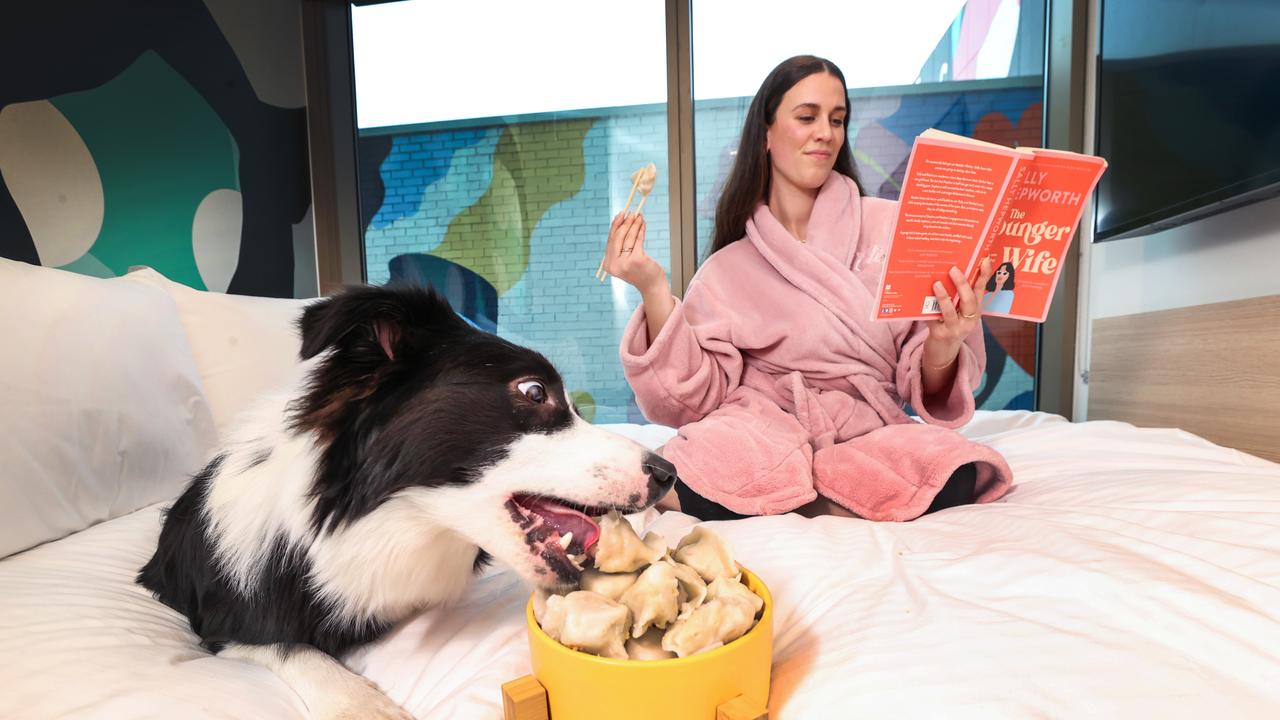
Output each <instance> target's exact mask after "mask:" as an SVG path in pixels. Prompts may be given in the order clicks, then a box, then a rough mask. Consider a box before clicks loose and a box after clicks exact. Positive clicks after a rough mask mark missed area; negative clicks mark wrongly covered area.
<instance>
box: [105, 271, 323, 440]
mask: <svg viewBox="0 0 1280 720" xmlns="http://www.w3.org/2000/svg"><path fill="white" fill-rule="evenodd" d="M125 279H126V280H128V281H131V282H136V283H139V284H143V285H149V286H152V287H157V288H160V289H162V290H164V291H165V292H167V293H168V294H169V296H170V297H171V298H173V301H174V302H175V303H177V306H178V314H179V316H180V317H181V318H182V325H183V327H185V328H186V331H187V344H188V345H190V346H191V354H192V356H193V357H195V361H196V368H197V369H198V370H199V371H200V381H201V383H202V384H203V386H204V391H205V396H206V397H208V398H209V407H210V409H211V410H212V411H213V422H214V425H215V426H216V427H217V429H218V436H219V437H223V438H225V437H226V435H227V431H228V430H229V429H230V427H231V426H232V424H233V422H234V420H235V418H236V415H237V414H239V413H240V411H242V410H244V409H245V408H246V407H248V406H249V405H250V404H252V403H253V401H254V400H255V399H257V397H258V396H259V395H261V394H262V393H264V392H267V391H270V390H274V389H276V388H278V387H281V386H283V385H284V384H285V383H287V382H289V379H290V377H291V375H292V371H293V369H294V367H295V366H296V365H297V363H298V351H299V349H300V348H301V347H302V339H301V337H300V336H299V335H298V328H297V320H298V317H299V316H300V315H301V314H302V309H303V308H304V307H306V306H307V304H308V303H311V302H314V300H293V299H279V298H260V297H249V296H247V295H226V294H223V293H214V292H205V291H203V290H194V289H192V288H189V287H187V286H186V285H183V284H181V283H176V282H173V281H171V280H169V279H167V278H165V277H164V276H163V275H161V274H160V273H158V272H156V271H155V270H152V269H151V268H139V269H136V270H134V271H133V272H130V273H129V274H128V275H126V276H125Z"/></svg>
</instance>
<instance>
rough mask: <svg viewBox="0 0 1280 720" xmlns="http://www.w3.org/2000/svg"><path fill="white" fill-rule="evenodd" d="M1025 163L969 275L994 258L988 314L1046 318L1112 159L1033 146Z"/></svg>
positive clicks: (974, 275)
mask: <svg viewBox="0 0 1280 720" xmlns="http://www.w3.org/2000/svg"><path fill="white" fill-rule="evenodd" d="M1019 165H1020V166H1025V167H1020V168H1019V170H1017V171H1015V174H1016V175H1020V176H1021V178H1020V180H1019V181H1017V182H1015V183H1014V184H1013V186H1012V187H1011V188H1010V190H1009V192H1008V198H1007V201H1008V206H1007V208H1003V209H1002V212H1000V213H998V215H997V220H996V221H995V222H993V223H992V228H991V232H990V233H989V234H988V236H987V239H986V242H985V243H984V246H983V248H982V249H981V250H980V251H979V252H978V255H977V256H976V257H975V258H974V260H973V263H972V265H971V266H970V267H969V269H968V272H967V273H966V276H967V277H969V278H970V281H971V282H972V280H973V279H976V278H977V276H978V271H979V265H980V264H981V263H982V258H984V257H989V258H991V264H992V266H993V267H994V268H995V269H996V274H995V275H994V276H993V277H992V278H991V280H990V281H989V282H988V283H987V287H986V290H987V293H986V295H985V296H984V297H983V310H982V312H983V314H984V315H994V316H997V317H1009V318H1016V319H1019V320H1030V321H1032V322H1044V320H1045V317H1047V316H1048V314H1049V306H1050V304H1052V302H1053V294H1054V291H1055V290H1056V289H1057V287H1058V276H1059V275H1060V274H1061V271H1062V264H1063V262H1064V261H1065V260H1066V257H1067V250H1068V249H1070V247H1071V239H1072V238H1073V237H1074V236H1075V233H1076V226H1077V225H1078V224H1079V222H1080V216H1081V215H1082V214H1083V213H1084V206H1085V203H1086V202H1087V201H1088V199H1089V196H1090V194H1092V193H1093V188H1094V186H1095V185H1097V183H1098V179H1099V178H1101V177H1102V173H1103V172H1104V171H1105V170H1106V167H1107V163H1106V162H1105V161H1104V160H1103V159H1102V158H1098V157H1093V156H1090V155H1080V154H1077V153H1068V152H1059V151H1055V150H1033V151H1032V156H1031V158H1029V159H1024V160H1022V161H1020V162H1019ZM961 269H964V268H961Z"/></svg>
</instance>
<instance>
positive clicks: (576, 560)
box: [569, 555, 584, 570]
mask: <svg viewBox="0 0 1280 720" xmlns="http://www.w3.org/2000/svg"><path fill="white" fill-rule="evenodd" d="M581 557H583V556H582V555H570V556H569V562H571V563H573V566H574V567H576V568H578V569H579V570H583V569H584V568H583V567H582V561H581V560H579V558H581Z"/></svg>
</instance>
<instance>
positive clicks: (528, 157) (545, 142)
mask: <svg viewBox="0 0 1280 720" xmlns="http://www.w3.org/2000/svg"><path fill="white" fill-rule="evenodd" d="M594 122H595V120H594V119H591V118H585V119H580V120H566V121H557V122H546V123H531V124H528V125H512V126H509V127H507V129H506V130H504V131H503V134H502V137H501V138H500V139H499V140H498V145H497V147H496V148H495V149H494V151H493V180H492V181H491V182H490V184H489V189H488V190H487V191H485V194H484V195H482V196H481V197H480V199H479V200H477V201H476V202H475V204H474V205H472V206H471V207H469V208H467V209H466V210H463V211H462V212H460V213H458V214H457V216H455V217H454V218H453V220H452V221H450V222H449V229H448V230H447V231H445V236H444V240H443V241H441V243H440V245H439V246H437V247H436V248H435V249H434V250H432V251H431V254H432V255H435V256H437V257H442V258H445V259H446V260H450V261H452V262H455V263H457V264H459V265H462V266H465V267H468V268H470V269H471V270H473V271H475V273H476V274H477V275H479V276H480V277H482V278H484V279H485V280H488V281H489V283H490V284H492V285H493V287H494V289H495V290H496V291H497V292H498V294H499V295H502V294H503V293H505V292H506V291H508V290H510V289H511V288H512V287H513V286H514V285H515V284H516V283H518V282H520V278H522V277H523V276H524V273H525V271H526V270H528V268H529V243H530V239H531V238H532V237H533V229H534V228H535V227H537V224H538V222H539V221H540V220H541V219H542V216H543V215H545V214H546V212H547V211H548V210H550V209H551V207H552V206H554V205H555V204H556V203H559V202H563V201H564V200H567V199H569V198H571V197H573V195H574V194H575V193H577V192H578V191H579V190H581V189H582V183H583V180H584V179H585V177H586V161H585V160H584V158H583V141H584V140H585V139H586V135H587V131H588V130H590V129H591V126H592V124H593V123H594Z"/></svg>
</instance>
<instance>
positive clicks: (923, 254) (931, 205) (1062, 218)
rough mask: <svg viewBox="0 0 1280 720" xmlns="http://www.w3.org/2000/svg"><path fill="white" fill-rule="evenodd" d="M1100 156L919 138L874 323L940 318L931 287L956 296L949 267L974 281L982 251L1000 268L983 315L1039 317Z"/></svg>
mask: <svg viewBox="0 0 1280 720" xmlns="http://www.w3.org/2000/svg"><path fill="white" fill-rule="evenodd" d="M1105 169H1106V162H1105V161H1103V160H1102V159H1101V158H1096V157H1092V156H1088V155H1080V154H1078V153H1068V152H1061V151H1055V150H1038V149H1030V148H1017V149H1014V148H1007V147H1004V146H1001V145H995V144H993V143H986V142H982V141H980V140H973V139H971V138H965V137H962V136H958V135H952V134H950V133H944V132H941V131H938V130H927V131H925V132H924V133H922V134H921V135H920V136H919V137H917V138H916V141H915V144H914V145H913V146H912V149H911V157H910V158H909V159H908V161H907V171H906V178H905V180H904V182H903V188H902V195H901V198H900V200H899V205H898V216H897V220H896V222H895V224H894V229H893V234H892V235H893V237H892V242H891V244H890V248H889V254H888V259H887V261H886V262H885V266H884V269H883V271H882V273H881V279H880V285H879V293H878V300H877V303H876V309H875V315H874V319H878V320H890V319H909V320H923V319H933V318H937V317H938V316H939V314H940V312H939V310H938V303H937V299H936V298H935V296H934V294H933V283H934V282H935V281H939V280H940V281H942V283H943V285H944V286H946V288H947V291H948V292H950V293H951V295H952V297H953V298H954V297H955V296H956V288H955V285H954V283H952V281H951V279H950V278H949V276H948V274H947V272H948V270H950V269H951V267H952V266H954V267H957V268H960V270H961V271H962V272H964V273H965V275H966V276H967V277H970V278H975V277H976V276H977V274H978V265H979V262H980V261H981V258H982V257H986V256H990V257H991V258H992V261H993V263H994V264H995V265H996V266H997V268H998V275H997V277H995V278H993V279H992V281H991V282H990V283H988V288H990V291H989V292H988V294H987V297H985V298H984V303H983V304H984V310H983V313H984V314H986V315H994V316H999V317H1012V318H1020V319H1024V320H1033V321H1035V322H1043V321H1044V318H1045V315H1046V314H1047V313H1048V308H1049V303H1050V301H1051V300H1052V299H1053V291H1054V288H1055V287H1056V285H1057V279H1058V274H1059V271H1060V269H1061V266H1062V260H1063V258H1064V257H1065V254H1066V251H1067V248H1068V247H1069V246H1070V242H1071V237H1072V235H1073V234H1074V233H1075V229H1076V224H1077V223H1078V222H1079V220H1080V215H1081V214H1082V213H1083V212H1084V205H1085V202H1086V201H1087V199H1088V197H1089V195H1090V193H1092V192H1093V187H1094V185H1095V184H1096V183H1097V181H1098V178H1099V177H1101V176H1102V172H1103V170H1105Z"/></svg>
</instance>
